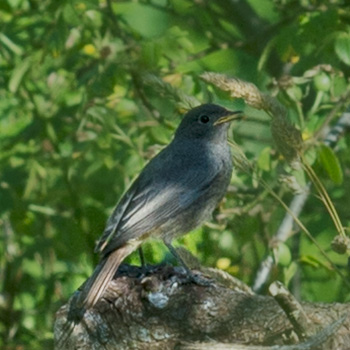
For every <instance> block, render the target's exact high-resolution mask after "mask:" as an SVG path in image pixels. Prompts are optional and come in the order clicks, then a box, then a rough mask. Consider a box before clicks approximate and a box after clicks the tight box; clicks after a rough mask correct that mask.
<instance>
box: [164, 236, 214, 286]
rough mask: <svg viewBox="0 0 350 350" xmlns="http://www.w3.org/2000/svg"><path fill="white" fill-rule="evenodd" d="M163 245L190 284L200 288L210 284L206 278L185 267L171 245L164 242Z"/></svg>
mask: <svg viewBox="0 0 350 350" xmlns="http://www.w3.org/2000/svg"><path fill="white" fill-rule="evenodd" d="M164 244H165V245H166V246H167V248H168V249H169V251H170V253H171V254H172V255H173V256H174V257H175V259H176V260H177V262H178V263H179V264H180V265H182V267H183V268H184V269H185V271H186V274H187V277H188V278H189V280H190V281H191V282H194V283H195V284H198V285H200V286H209V285H210V284H211V282H210V280H208V279H206V278H202V277H200V276H198V275H196V274H194V273H193V272H192V270H191V269H190V268H189V267H188V266H187V264H186V263H185V262H184V260H183V259H182V258H181V256H180V255H179V254H178V252H177V251H176V249H175V248H174V247H173V246H172V245H171V243H169V242H165V241H164Z"/></svg>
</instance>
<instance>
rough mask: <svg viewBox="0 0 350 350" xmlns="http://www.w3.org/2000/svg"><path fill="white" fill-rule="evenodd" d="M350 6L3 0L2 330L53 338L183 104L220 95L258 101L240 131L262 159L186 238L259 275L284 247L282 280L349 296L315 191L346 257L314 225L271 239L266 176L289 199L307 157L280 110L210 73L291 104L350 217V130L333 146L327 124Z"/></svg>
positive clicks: (345, 72) (295, 1)
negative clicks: (280, 138) (207, 77)
mask: <svg viewBox="0 0 350 350" xmlns="http://www.w3.org/2000/svg"><path fill="white" fill-rule="evenodd" d="M349 13H350V8H349V5H347V4H346V1H341V0H334V1H332V2H329V1H326V0H324V1H322V0H321V1H317V2H316V1H308V0H274V1H268V0H264V1H261V0H249V1H248V0H246V1H236V2H234V1H224V0H218V1H205V0H203V1H191V0H143V1H142V0H139V1H112V0H79V1H78V0H74V1H67V0H61V1H49V0H43V1H36V0H15V1H10V0H3V1H2V2H1V4H0V19H1V20H0V23H1V32H0V70H1V74H0V129H1V133H0V147H1V152H0V240H1V243H2V244H1V245H0V264H1V270H0V284H1V295H0V309H1V312H0V315H1V316H0V333H1V338H0V339H1V340H0V345H1V346H2V347H3V346H7V347H6V348H8V349H12V348H17V347H18V346H21V345H28V346H29V347H30V348H33V349H37V348H41V347H42V348H45V349H47V348H50V347H52V337H53V336H52V323H53V318H54V312H55V311H56V310H57V309H58V308H59V306H60V305H62V304H63V303H64V302H65V301H67V299H68V298H69V296H70V295H71V294H72V293H73V292H74V290H76V288H78V287H79V285H80V284H81V283H82V282H83V281H84V280H85V279H86V278H87V277H88V276H89V274H90V273H91V271H92V269H93V266H94V265H95V263H96V262H97V259H98V257H96V256H95V255H94V254H93V248H94V243H95V240H96V239H97V238H98V237H99V235H100V234H101V232H102V230H103V228H104V224H105V221H106V218H107V216H108V215H109V214H110V213H111V210H112V208H113V206H114V205H115V204H116V202H117V200H118V198H119V197H120V196H121V195H122V193H123V191H124V190H125V189H126V188H127V186H128V185H129V184H130V182H131V181H132V179H133V178H134V177H135V176H136V175H137V173H138V172H139V171H140V169H141V168H142V167H143V165H144V164H145V162H146V161H147V160H148V159H150V158H151V157H152V156H153V155H154V154H155V153H156V152H157V151H158V150H159V149H160V147H161V146H163V145H165V144H167V143H168V142H169V140H170V139H171V135H172V133H173V130H174V129H175V127H176V125H177V124H178V123H179V120H180V119H179V117H178V115H179V114H180V113H183V112H184V110H185V109H186V108H188V107H190V106H194V105H196V104H198V103H202V102H208V101H213V102H215V103H219V104H221V105H224V106H226V107H228V108H230V109H242V108H244V110H245V113H246V115H247V119H246V120H245V121H244V122H241V123H240V124H235V125H234V126H233V129H232V130H231V133H230V138H232V137H234V139H235V141H236V143H237V144H238V145H239V147H240V149H241V151H243V152H244V154H245V155H246V157H247V159H248V161H249V171H244V170H242V169H241V170H239V169H237V171H236V174H235V175H234V177H233V179H232V186H231V187H230V189H229V192H228V195H227V198H226V200H225V201H224V202H223V203H222V205H221V206H220V208H219V209H218V210H217V212H216V213H215V215H214V216H215V217H214V219H213V220H212V221H211V222H210V223H208V225H205V226H204V227H203V228H200V229H198V230H196V231H195V232H194V233H191V234H190V235H187V236H185V237H183V238H181V239H180V242H181V243H182V244H185V245H186V246H187V247H188V248H189V249H190V250H191V251H192V252H193V253H194V254H195V255H196V256H198V257H199V258H200V260H201V262H202V263H203V264H204V265H207V266H210V265H211V266H218V267H220V268H223V269H226V270H227V271H228V272H230V273H232V274H234V275H236V276H238V277H239V278H241V279H242V280H244V281H245V282H247V283H251V282H252V281H253V279H254V276H255V275H256V273H257V269H258V267H259V263H260V262H261V261H262V259H263V257H264V256H265V255H266V254H268V253H269V252H271V251H273V252H274V258H275V262H276V266H275V268H274V273H273V276H271V279H277V278H278V279H281V280H282V281H284V282H285V283H287V284H290V286H291V288H293V290H294V292H295V293H296V294H297V295H300V296H301V297H302V298H303V299H306V300H311V301H318V300H321V301H345V300H348V299H349V286H348V284H347V283H346V281H344V279H342V278H341V277H340V276H339V274H337V273H335V271H334V266H336V267H337V268H338V269H339V270H340V271H341V272H342V274H343V275H346V274H347V270H346V269H347V265H346V264H347V255H346V254H345V255H338V254H336V253H335V252H333V251H332V250H331V242H332V240H333V239H334V237H335V236H336V235H337V230H336V228H335V226H334V224H333V222H332V219H331V217H330V216H329V215H328V214H327V210H326V209H325V207H324V205H323V203H322V202H321V201H320V200H319V199H318V197H317V196H318V195H317V193H316V192H315V191H314V190H312V191H313V195H311V197H310V198H309V201H308V202H307V204H306V207H305V208H304V210H303V212H302V214H301V218H300V219H301V221H302V222H303V224H304V225H305V226H306V227H307V228H308V230H309V231H310V232H311V233H312V235H313V237H314V238H315V239H316V241H317V242H318V245H319V246H320V247H321V248H322V249H323V250H324V251H325V252H326V254H327V256H328V258H329V259H330V260H331V261H332V262H333V264H334V266H332V265H331V264H330V263H329V261H328V260H327V259H325V257H324V255H322V253H321V252H320V250H319V248H318V247H317V246H316V245H315V244H314V243H313V242H311V241H310V240H309V239H308V238H307V236H305V235H303V234H300V235H295V236H293V237H292V238H291V239H289V240H288V241H287V242H286V243H285V244H283V245H279V244H277V243H276V242H274V241H273V240H272V237H273V235H274V234H275V232H276V230H277V229H278V227H279V225H280V223H281V220H282V219H283V216H284V214H285V210H284V208H283V207H282V206H281V205H280V203H279V202H278V201H276V200H275V199H274V197H273V196H270V192H269V190H268V189H267V187H264V186H262V184H263V183H266V184H268V186H269V188H271V189H273V191H274V192H275V193H277V194H278V196H279V198H280V199H281V200H283V201H284V202H286V203H288V202H289V201H290V199H291V198H292V196H293V193H294V191H295V190H296V189H300V188H301V187H303V186H304V185H305V184H306V183H307V181H308V177H307V175H306V174H305V172H304V170H303V169H293V168H292V167H291V166H290V165H289V164H288V162H286V160H285V159H284V158H283V157H281V156H280V153H279V149H278V147H276V145H275V144H274V142H273V141H272V137H271V133H270V119H269V117H268V116H267V114H266V113H264V112H261V111H257V110H254V109H253V108H251V107H249V106H246V105H245V102H244V101H243V100H242V99H235V100H232V99H231V98H230V97H229V95H228V93H227V92H225V91H221V90H220V89H218V88H216V87H214V86H212V85H210V84H207V83H205V82H204V81H203V80H202V79H201V78H200V75H201V74H202V73H203V72H205V71H213V72H217V73H223V74H226V75H227V76H237V77H239V78H240V79H245V80H247V81H251V82H253V83H254V84H256V85H257V86H258V87H259V88H260V89H261V90H264V91H266V92H268V93H269V94H272V95H274V96H276V97H277V98H278V99H279V100H280V102H281V103H282V104H283V105H284V106H286V108H287V109H288V116H289V119H290V120H291V121H293V122H294V123H295V124H296V126H297V128H299V129H300V131H301V133H302V135H303V139H304V143H305V148H304V150H303V152H304V157H305V158H307V160H308V163H309V164H310V165H312V166H313V169H314V171H315V172H316V174H317V176H318V177H319V178H320V179H321V181H322V182H323V184H324V186H325V188H326V189H327V191H328V193H329V195H330V198H331V199H332V201H333V204H334V206H335V208H336V209H337V211H338V214H339V218H340V220H341V222H342V225H343V226H344V227H346V228H347V229H348V228H349V227H350V216H349V195H350V182H349V172H350V152H349V145H350V137H349V134H345V135H344V137H343V138H342V139H341V140H340V141H339V143H338V144H337V147H336V148H335V149H334V150H332V149H331V148H330V147H328V146H325V145H323V143H322V139H323V137H324V132H325V131H326V130H327V127H328V126H333V125H334V124H335V123H336V121H337V119H338V118H339V117H340V115H341V114H342V112H343V111H344V110H345V108H347V107H348V101H349V96H350V94H349V88H348V84H349V75H350V69H349V65H350V58H349V57H350V26H349V24H348V23H349V17H350V15H349ZM233 151H234V152H236V150H235V149H233ZM237 152H238V153H237V154H239V151H237ZM237 165H240V164H239V162H238V163H237ZM243 169H244V167H243ZM347 253H349V252H347ZM146 258H147V260H148V261H149V262H157V263H158V262H160V261H161V260H162V259H164V258H167V259H171V257H169V256H168V253H167V252H166V250H165V249H164V247H163V245H162V244H161V243H159V242H151V243H147V244H146ZM129 261H130V262H133V263H138V258H137V256H136V255H135V256H131V257H130V258H129Z"/></svg>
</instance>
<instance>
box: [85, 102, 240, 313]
mask: <svg viewBox="0 0 350 350" xmlns="http://www.w3.org/2000/svg"><path fill="white" fill-rule="evenodd" d="M241 114H242V112H241V111H236V112H232V111H230V110H228V109H226V108H224V107H221V106H219V105H216V104H202V105H200V106H197V107H195V108H192V109H191V110H189V111H188V112H187V113H186V114H185V116H184V117H183V119H182V121H181V122H180V124H179V126H178V128H177V129H176V131H175V134H174V137H173V139H172V141H171V142H170V143H169V144H168V146H167V147H165V148H164V149H163V150H162V151H160V152H159V153H158V154H157V155H156V156H155V157H154V158H153V159H151V160H150V161H149V162H148V164H146V166H145V167H144V168H143V170H142V171H141V173H140V174H139V176H138V177H137V178H136V180H135V181H134V182H133V183H132V184H131V186H130V188H129V189H128V190H127V191H126V192H125V194H124V195H123V196H122V198H121V199H120V201H119V203H118V204H117V206H116V208H115V209H114V210H113V212H112V214H111V215H110V217H109V219H108V220H107V223H106V227H105V230H104V232H103V234H102V236H101V238H100V239H99V241H98V242H97V244H96V248H95V252H97V253H99V254H100V262H99V264H98V265H97V267H96V268H95V270H94V272H93V274H92V276H91V277H90V278H89V279H88V281H87V282H86V283H85V285H84V287H83V290H82V291H81V294H80V297H79V304H80V305H82V308H84V309H90V308H93V307H94V305H95V304H96V303H97V302H98V300H99V299H100V298H101V297H102V295H103V293H104V291H105V290H106V288H107V286H108V284H109V282H110V281H111V280H112V278H113V276H114V274H115V272H116V271H117V269H118V267H119V265H120V264H121V263H122V261H123V260H124V259H125V258H126V257H127V256H128V255H130V254H131V253H132V252H133V251H135V250H136V249H138V248H140V247H141V245H142V243H143V242H145V241H146V240H147V239H148V238H150V237H153V238H158V239H161V240H163V242H164V243H165V245H166V246H167V247H168V248H169V250H170V252H171V253H172V254H173V255H175V257H176V258H177V259H178V260H179V262H180V263H182V264H183V265H184V262H183V261H182V260H181V258H180V257H179V255H178V254H177V252H176V250H175V248H173V246H172V244H171V243H172V240H173V239H174V238H176V237H179V236H181V235H184V234H186V233H188V232H190V231H192V230H193V229H195V228H196V227H198V226H200V225H201V224H202V223H203V222H204V221H205V220H207V219H209V218H210V216H211V215H212V212H213V211H214V209H215V208H216V207H217V205H218V203H219V202H220V201H221V200H222V198H223V197H224V195H225V193H226V191H227V187H228V185H229V183H230V180H231V175H232V169H233V164H232V158H231V152H230V148H229V145H228V142H227V132H228V128H229V124H230V122H231V121H232V120H235V119H240V118H241Z"/></svg>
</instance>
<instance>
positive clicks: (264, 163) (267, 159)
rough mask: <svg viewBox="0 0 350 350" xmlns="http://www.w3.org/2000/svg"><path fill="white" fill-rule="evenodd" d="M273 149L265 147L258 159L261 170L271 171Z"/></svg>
mask: <svg viewBox="0 0 350 350" xmlns="http://www.w3.org/2000/svg"><path fill="white" fill-rule="evenodd" d="M270 152H271V148H270V147H265V148H264V149H263V150H262V151H261V153H260V155H259V158H258V166H259V168H260V169H261V170H264V171H270V170H271V155H270Z"/></svg>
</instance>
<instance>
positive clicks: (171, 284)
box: [55, 265, 350, 350]
mask: <svg viewBox="0 0 350 350" xmlns="http://www.w3.org/2000/svg"><path fill="white" fill-rule="evenodd" d="M197 273H198V274H199V275H200V276H201V277H202V278H203V279H204V278H205V276H210V278H212V280H211V283H210V284H209V285H198V284H194V283H192V282H191V281H189V279H188V277H187V276H186V275H185V273H184V271H183V269H182V268H178V267H169V266H156V267H150V268H148V269H147V271H142V270H141V269H140V268H136V267H132V266H127V265H123V266H121V268H120V269H119V272H118V275H117V276H116V278H115V279H114V280H113V281H111V283H110V285H109V287H108V288H107V290H106V292H105V294H104V295H103V297H102V298H101V299H100V300H99V302H98V303H97V304H96V305H95V307H94V308H93V309H90V310H79V309H77V308H76V305H75V302H76V300H77V298H78V296H79V293H80V292H79V291H77V292H76V293H75V294H74V295H73V297H72V298H71V299H70V300H69V302H68V303H67V304H66V305H64V306H62V307H61V308H60V310H59V311H58V312H57V314H56V322H55V344H56V345H55V349H56V350H63V349H65V350H73V349H85V350H89V349H94V350H97V349H104V350H106V349H107V350H112V349H118V350H131V349H135V350H151V349H152V350H156V349H161V350H170V349H171V350H173V349H181V348H186V346H187V348H189V347H188V344H191V343H193V344H197V342H202V343H205V342H212V344H213V346H214V344H215V343H230V344H249V345H279V344H280V345H282V344H293V343H298V342H300V340H299V339H298V338H297V336H296V333H295V331H294V329H293V325H292V324H291V322H290V321H289V320H288V318H287V317H286V314H285V312H284V311H283V310H282V309H281V308H280V306H279V305H278V303H277V302H276V301H275V299H274V298H272V297H270V296H260V295H256V294H253V293H252V292H251V290H250V289H249V287H247V286H245V285H243V284H241V283H236V282H235V280H234V279H232V277H230V276H228V275H226V274H225V273H223V272H222V271H221V272H220V271H217V270H214V269H205V271H204V273H203V272H199V271H198V272H197ZM301 305H302V308H303V310H304V311H305V314H306V315H307V317H308V318H309V320H310V321H311V323H312V326H313V329H317V330H320V329H322V328H324V327H326V326H328V325H329V324H331V323H332V322H334V321H336V320H337V319H339V318H340V317H341V316H342V315H344V313H346V312H348V313H349V315H350V312H349V311H350V305H349V304H338V303H335V304H320V303H302V304H301ZM184 344H186V345H184ZM309 348H310V349H311V347H309ZM317 349H327V350H332V349H334V350H343V349H344V350H345V349H350V317H346V318H345V321H344V322H343V323H342V325H341V326H340V328H339V329H338V330H337V331H336V332H335V333H334V334H333V335H332V336H331V337H329V339H327V341H325V342H324V343H323V344H322V346H319V347H317Z"/></svg>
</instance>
